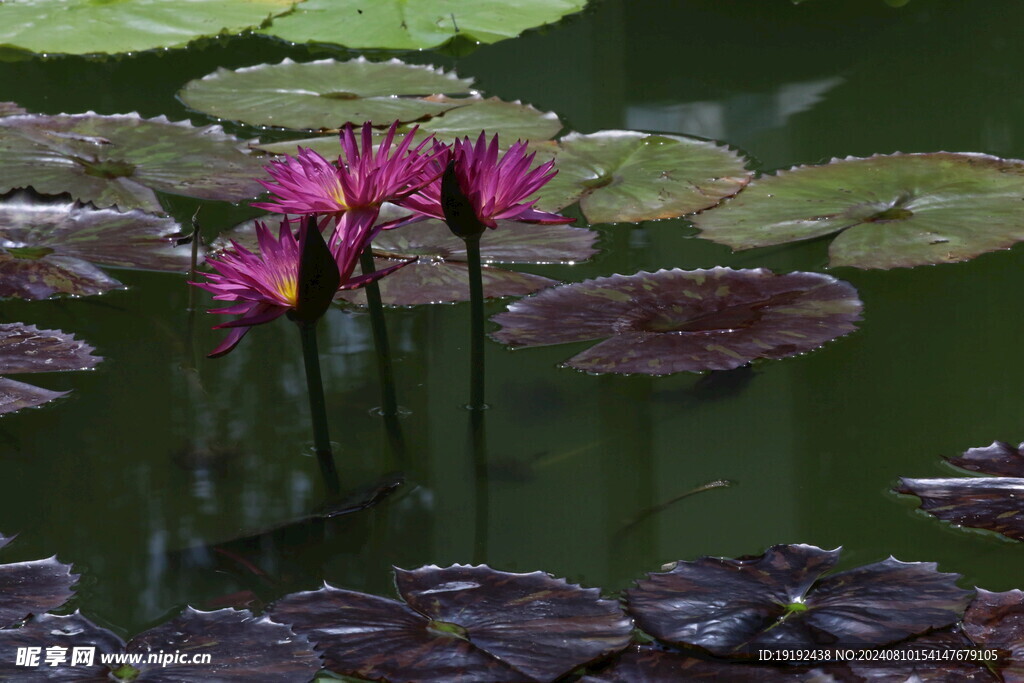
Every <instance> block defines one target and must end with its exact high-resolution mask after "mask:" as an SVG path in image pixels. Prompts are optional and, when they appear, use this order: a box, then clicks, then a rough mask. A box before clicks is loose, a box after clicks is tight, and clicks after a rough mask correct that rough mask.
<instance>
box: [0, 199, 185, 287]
mask: <svg viewBox="0 0 1024 683" xmlns="http://www.w3.org/2000/svg"><path fill="white" fill-rule="evenodd" d="M179 231H180V226H179V225H178V223H177V222H176V221H174V220H173V219H171V218H166V217H161V216H155V215H153V214H149V213H145V212H143V211H138V210H135V211H128V212H120V211H116V210H114V209H94V208H92V207H91V206H88V205H82V204H79V203H77V202H71V201H66V200H59V199H55V200H42V199H40V198H39V197H36V196H33V195H32V194H30V193H26V192H21V193H15V194H13V195H12V196H9V197H7V198H5V199H3V200H0V297H5V296H13V297H20V298H22V299H45V298H47V297H50V296H52V295H54V294H73V295H86V294H100V293H102V292H107V291H110V290H111V289H115V288H118V287H121V286H122V285H121V283H120V282H118V281H117V280H115V279H114V278H112V277H110V276H109V275H107V274H106V273H104V272H103V271H102V270H100V269H99V268H97V267H96V266H95V265H93V264H102V265H106V266H112V267H114V268H138V269H144V270H161V271H172V272H173V271H177V272H185V271H187V270H188V268H189V264H190V254H189V252H188V250H187V249H180V248H179V249H177V250H175V248H174V244H175V240H174V236H175V235H177V234H178V233H179Z"/></svg>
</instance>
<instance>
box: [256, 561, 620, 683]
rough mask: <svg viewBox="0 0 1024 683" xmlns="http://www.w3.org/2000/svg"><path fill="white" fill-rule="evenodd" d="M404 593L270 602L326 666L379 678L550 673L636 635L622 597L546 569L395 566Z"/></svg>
mask: <svg viewBox="0 0 1024 683" xmlns="http://www.w3.org/2000/svg"><path fill="white" fill-rule="evenodd" d="M395 579H396V584H397V588H398V593H399V594H400V595H401V596H402V597H403V598H404V599H405V602H398V601H395V600H390V599H387V598H381V597H377V596H374V595H366V594H364V593H357V592H354V591H347V590H342V589H339V588H334V587H333V586H329V585H325V586H324V587H323V588H321V589H320V590H317V591H308V592H304V593H293V594H292V595H288V596H285V597H284V598H282V599H281V600H279V601H278V602H276V603H275V604H274V605H272V606H271V609H270V614H271V616H272V617H273V618H274V619H277V620H279V621H282V622H285V623H289V624H292V625H293V628H294V629H295V630H296V632H298V633H303V634H306V635H308V636H309V637H310V639H312V640H315V641H316V642H318V643H319V645H320V647H321V649H323V650H324V653H325V659H326V665H327V668H329V669H331V670H332V671H334V672H336V673H339V674H342V675H350V676H359V677H362V678H367V679H370V680H392V681H394V680H402V681H439V680H459V681H465V682H466V683H473V682H479V683H483V682H485V681H487V682H493V681H551V680H554V679H556V678H558V677H560V676H562V675H564V674H566V673H568V672H570V671H572V670H574V669H576V668H578V667H579V666H581V665H583V664H586V663H588V662H591V661H594V660H597V659H600V658H603V657H605V656H607V655H609V654H612V653H614V652H616V651H618V650H620V649H622V648H623V647H625V646H626V644H627V643H628V642H629V636H630V632H631V630H632V624H631V622H630V620H629V619H628V618H627V617H626V616H625V615H624V614H623V613H622V611H621V610H620V609H619V607H618V605H617V604H616V602H615V601H612V600H604V599H601V598H600V595H599V592H598V590H597V589H594V588H588V589H584V588H581V587H579V586H575V585H572V584H569V583H567V582H566V581H565V580H563V579H555V578H553V577H551V576H550V575H548V574H544V573H543V572H533V573H530V574H510V573H507V572H500V571H496V570H494V569H491V568H489V567H486V566H478V567H473V566H463V565H454V566H451V567H447V568H441V567H435V566H428V567H421V568H420V569H416V570H413V571H406V570H402V569H396V570H395Z"/></svg>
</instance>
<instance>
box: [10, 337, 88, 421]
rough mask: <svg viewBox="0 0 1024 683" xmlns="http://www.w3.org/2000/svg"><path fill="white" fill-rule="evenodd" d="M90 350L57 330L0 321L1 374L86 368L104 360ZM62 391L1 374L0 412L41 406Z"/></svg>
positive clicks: (62, 393)
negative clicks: (44, 387) (43, 387)
mask: <svg viewBox="0 0 1024 683" xmlns="http://www.w3.org/2000/svg"><path fill="white" fill-rule="evenodd" d="M92 352H93V348H92V347H91V346H89V345H88V344H86V343H85V342H82V341H79V340H76V339H75V338H74V336H73V335H70V334H65V333H63V332H61V331H59V330H40V329H38V328H37V327H36V326H35V325H25V324H22V323H0V375H8V374H19V373H23V372H57V371H63V370H86V369H88V368H91V367H93V366H95V365H96V364H97V363H99V362H100V361H101V360H103V359H102V358H100V357H99V356H94V355H92ZM65 393H66V392H54V391H48V390H46V389H40V388H39V387H34V386H31V385H29V384H23V383H22V382H16V381H14V380H10V379H7V378H5V377H0V414H3V413H11V412H14V411H16V410H21V409H22V408H28V407H32V406H38V405H42V404H43V403H46V402H47V401H52V400H53V399H55V398H58V397H60V396H63V395H64V394H65Z"/></svg>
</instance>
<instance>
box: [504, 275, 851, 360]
mask: <svg viewBox="0 0 1024 683" xmlns="http://www.w3.org/2000/svg"><path fill="white" fill-rule="evenodd" d="M860 311H861V303H860V300H859V299H858V298H857V292H856V290H854V288H853V287H852V286H851V285H849V284H848V283H846V282H842V281H840V280H836V279H835V278H832V277H829V276H827V275H821V274H819V273H788V274H785V275H776V274H775V273H772V272H771V271H769V270H765V269H764V268H758V269H756V270H733V269H732V268H712V269H710V270H690V271H687V270H679V269H675V270H660V271H658V272H656V273H646V272H640V273H636V274H634V275H612V276H610V277H602V278H597V279H595V280H584V281H583V282H578V283H574V284H570V285H565V286H562V287H556V288H554V289H549V290H547V291H544V292H541V293H539V294H537V295H535V296H532V297H530V298H528V299H523V300H522V301H517V302H514V303H512V304H510V305H509V307H508V311H506V312H505V313H499V314H498V315H496V316H494V317H492V318H491V320H492V321H494V322H496V323H498V324H500V325H501V326H502V329H500V330H498V331H497V332H494V333H493V334H492V335H491V336H492V337H493V338H494V339H495V340H497V341H499V342H502V343H504V344H509V345H510V346H513V347H526V346H548V345H551V344H564V343H568V342H580V341H594V340H602V341H600V343H598V344H597V345H595V346H592V347H591V348H589V349H587V350H586V351H583V352H582V353H579V354H577V355H575V356H573V357H572V358H570V359H569V360H568V361H567V362H566V363H565V365H568V366H570V367H573V368H576V369H578V370H585V371H588V372H596V373H606V372H616V373H627V374H628V373H641V374H647V375H667V374H671V373H675V372H700V371H702V370H731V369H733V368H737V367H740V366H741V365H744V364H746V363H748V362H750V361H751V360H753V359H755V358H784V357H786V356H792V355H796V354H800V353H804V352H807V351H810V350H812V349H816V348H818V347H819V346H821V345H822V344H824V343H825V342H827V341H829V340H832V339H835V338H836V337H840V336H842V335H844V334H848V333H849V332H851V331H853V330H854V325H853V323H854V321H856V320H858V319H860Z"/></svg>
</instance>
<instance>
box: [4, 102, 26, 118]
mask: <svg viewBox="0 0 1024 683" xmlns="http://www.w3.org/2000/svg"><path fill="white" fill-rule="evenodd" d="M24 113H25V109H24V108H22V107H19V106H18V104H17V103H16V102H0V116H14V115H15V114H24Z"/></svg>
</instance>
